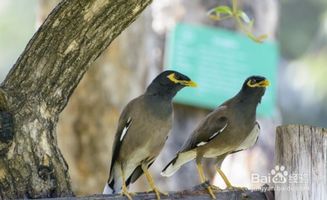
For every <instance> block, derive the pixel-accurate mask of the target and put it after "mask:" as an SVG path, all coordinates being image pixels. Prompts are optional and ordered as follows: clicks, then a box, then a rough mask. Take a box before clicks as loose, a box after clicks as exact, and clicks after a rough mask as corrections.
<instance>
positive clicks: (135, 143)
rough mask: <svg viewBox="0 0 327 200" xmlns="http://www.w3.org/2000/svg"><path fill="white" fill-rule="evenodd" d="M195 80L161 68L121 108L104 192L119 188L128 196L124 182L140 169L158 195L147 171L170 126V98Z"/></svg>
mask: <svg viewBox="0 0 327 200" xmlns="http://www.w3.org/2000/svg"><path fill="white" fill-rule="evenodd" d="M187 86H190V87H195V86H196V84H195V82H193V81H191V80H190V78H188V77H187V76H185V75H183V74H181V73H179V72H176V71H164V72H162V73H161V74H159V75H158V76H157V77H156V78H155V79H154V80H153V81H152V83H151V84H150V85H149V86H148V88H147V89H146V91H145V93H144V94H143V95H141V96H139V97H137V98H135V99H133V100H132V101H130V102H129V103H128V104H127V105H126V107H125V108H124V109H123V111H122V113H121V115H120V118H119V121H118V128H117V132H116V135H115V141H114V143H113V150H112V152H113V153H112V158H111V167H110V175H109V179H108V182H107V184H106V186H105V188H104V191H103V193H104V194H113V193H118V192H121V193H122V194H123V195H126V196H127V197H128V198H129V199H131V194H130V193H129V192H128V189H127V187H128V185H129V184H131V183H133V182H135V181H136V180H137V179H138V178H139V177H140V176H141V175H142V174H143V173H144V174H145V176H146V178H147V180H148V182H149V184H150V186H151V188H152V190H153V191H154V192H155V193H156V195H157V198H158V199H160V192H159V190H158V189H157V187H156V186H155V184H154V181H153V179H152V177H151V175H150V173H149V171H148V168H149V167H150V166H151V164H152V163H153V162H154V160H155V159H156V157H157V156H158V154H159V153H160V151H161V149H162V148H163V146H164V144H165V142H166V140H167V137H168V133H169V131H170V129H171V126H172V114H173V106H172V99H173V97H174V96H175V95H176V94H177V92H178V91H179V90H181V89H182V88H184V87H187Z"/></svg>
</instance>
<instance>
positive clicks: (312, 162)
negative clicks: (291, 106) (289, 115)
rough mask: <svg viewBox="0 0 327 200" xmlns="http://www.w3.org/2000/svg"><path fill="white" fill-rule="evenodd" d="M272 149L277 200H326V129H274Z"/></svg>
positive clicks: (288, 126) (307, 127)
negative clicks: (273, 151) (274, 138)
mask: <svg viewBox="0 0 327 200" xmlns="http://www.w3.org/2000/svg"><path fill="white" fill-rule="evenodd" d="M275 148H276V154H275V155H276V167H277V168H276V169H274V171H272V173H271V176H272V177H276V179H275V180H272V182H273V183H275V195H276V199H287V200H297V199H327V129H324V128H317V127H312V126H305V125H285V126H280V127H277V134H276V147H275ZM277 173H278V174H277ZM285 181H286V182H285Z"/></svg>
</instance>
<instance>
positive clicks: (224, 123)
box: [180, 105, 228, 152]
mask: <svg viewBox="0 0 327 200" xmlns="http://www.w3.org/2000/svg"><path fill="white" fill-rule="evenodd" d="M226 109H227V106H225V105H224V106H220V107H218V108H217V109H216V110H214V111H213V112H211V113H210V114H209V115H207V117H206V118H204V119H203V120H202V122H201V123H200V125H199V126H198V127H197V128H196V129H195V130H194V131H193V133H192V135H191V136H190V137H189V139H188V140H187V141H186V142H185V144H184V145H183V147H182V149H181V150H180V152H185V151H189V150H192V149H195V148H197V147H199V146H202V145H204V144H206V143H208V142H209V141H211V140H212V139H214V138H215V137H217V136H218V135H219V134H221V133H222V132H223V131H224V130H225V128H227V127H228V118H227V117H226Z"/></svg>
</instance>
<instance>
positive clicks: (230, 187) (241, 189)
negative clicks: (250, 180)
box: [226, 185, 248, 192]
mask: <svg viewBox="0 0 327 200" xmlns="http://www.w3.org/2000/svg"><path fill="white" fill-rule="evenodd" d="M226 189H227V190H235V191H242V192H244V191H245V190H248V188H247V187H236V186H232V185H230V186H227V187H226Z"/></svg>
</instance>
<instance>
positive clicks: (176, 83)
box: [146, 70, 197, 98]
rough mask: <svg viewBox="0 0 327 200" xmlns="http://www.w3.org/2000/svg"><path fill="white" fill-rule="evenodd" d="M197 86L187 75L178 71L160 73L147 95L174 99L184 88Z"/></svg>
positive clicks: (149, 87)
mask: <svg viewBox="0 0 327 200" xmlns="http://www.w3.org/2000/svg"><path fill="white" fill-rule="evenodd" d="M196 86H197V85H196V83H195V82H193V81H192V80H191V79H190V78H189V77H187V76H186V75H184V74H182V73H179V72H177V71H173V70H167V71H163V72H162V73H160V74H159V75H158V76H157V77H156V78H155V79H154V80H153V81H152V82H151V84H150V85H149V86H148V88H147V90H146V94H151V95H160V96H164V97H167V98H173V97H174V96H175V95H176V94H177V92H178V91H179V90H181V89H182V88H184V87H196Z"/></svg>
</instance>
